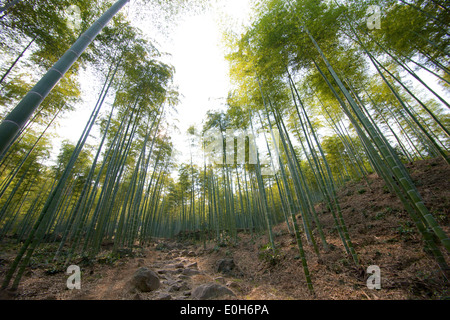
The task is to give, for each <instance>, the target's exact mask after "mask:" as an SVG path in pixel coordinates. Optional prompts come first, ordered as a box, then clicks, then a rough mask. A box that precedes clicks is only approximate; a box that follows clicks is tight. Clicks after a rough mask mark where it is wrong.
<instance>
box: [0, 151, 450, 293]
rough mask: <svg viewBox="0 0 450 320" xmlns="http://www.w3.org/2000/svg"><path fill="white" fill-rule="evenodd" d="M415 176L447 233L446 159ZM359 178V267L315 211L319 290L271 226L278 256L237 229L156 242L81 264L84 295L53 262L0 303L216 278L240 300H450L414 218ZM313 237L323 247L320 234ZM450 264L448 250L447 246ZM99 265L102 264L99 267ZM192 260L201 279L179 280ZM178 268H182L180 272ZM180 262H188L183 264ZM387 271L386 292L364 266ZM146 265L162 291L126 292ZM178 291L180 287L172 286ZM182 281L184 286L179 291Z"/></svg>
mask: <svg viewBox="0 0 450 320" xmlns="http://www.w3.org/2000/svg"><path fill="white" fill-rule="evenodd" d="M408 169H409V170H410V173H411V175H412V178H413V180H414V182H415V184H416V185H417V187H418V189H419V191H420V193H421V195H422V196H423V198H424V202H425V205H426V206H427V207H428V208H429V209H430V211H431V212H432V213H433V215H434V216H435V218H436V219H437V220H438V222H439V224H440V225H441V226H442V227H443V229H444V231H445V232H447V234H449V233H450V227H449V225H450V214H449V210H450V205H449V202H450V179H448V177H449V176H450V168H449V166H448V165H446V164H445V163H443V162H442V161H440V160H436V159H435V160H427V161H419V162H416V163H414V164H410V165H408ZM368 179H369V185H367V184H366V182H365V181H364V180H361V181H360V182H353V183H350V184H348V185H347V186H346V188H345V189H343V190H341V191H340V192H339V199H340V206H341V208H342V213H343V216H344V219H345V222H346V224H347V227H348V231H349V234H350V238H351V240H352V243H353V245H354V247H355V250H356V252H357V254H358V257H359V259H360V267H356V266H355V265H354V263H353V260H352V259H351V257H348V256H347V255H346V253H345V250H344V247H343V245H342V242H341V241H340V238H339V236H338V233H337V232H336V230H335V228H334V223H333V219H332V216H331V214H330V213H328V212H327V211H326V210H325V209H324V206H323V205H317V207H316V209H317V212H318V217H319V219H320V221H321V223H322V224H323V226H324V231H325V234H326V239H327V242H328V244H329V245H330V249H329V250H328V251H324V250H323V249H322V248H321V252H320V258H319V257H318V256H317V255H316V254H315V252H314V250H313V248H312V246H311V245H308V244H307V242H306V239H303V240H304V247H305V252H306V256H307V261H308V267H309V271H310V273H311V278H312V283H313V286H314V291H315V294H314V295H311V294H310V293H309V291H308V288H307V286H306V280H305V275H304V271H303V268H302V263H301V259H299V251H298V247H297V244H296V241H295V237H293V236H292V235H291V234H290V233H289V232H288V229H287V227H286V225H285V224H280V225H278V226H276V227H274V229H273V234H274V237H275V239H274V240H275V243H276V245H277V254H276V255H272V254H269V253H270V251H268V250H265V249H264V248H265V246H266V245H267V244H268V242H269V240H268V237H267V235H253V236H252V235H251V234H249V233H245V232H240V233H239V235H238V236H239V241H238V243H237V244H235V245H233V244H229V245H227V246H223V247H218V246H217V245H215V244H214V243H207V244H206V247H204V246H203V244H198V243H197V244H194V243H187V242H184V243H181V242H175V241H169V240H157V241H155V243H153V244H152V245H150V246H148V247H146V248H138V249H135V250H134V253H133V254H132V255H131V256H127V257H124V258H121V259H119V260H116V261H112V262H110V263H107V262H105V261H102V260H97V262H95V263H94V264H91V265H85V266H81V270H82V278H81V281H82V288H81V290H68V289H67V288H66V280H67V278H68V275H66V274H65V273H63V272H59V273H58V272H56V273H54V274H52V272H49V265H48V264H43V265H38V266H34V267H33V268H29V270H28V271H27V272H26V273H25V276H24V277H23V280H22V282H21V285H20V287H19V289H18V291H17V292H14V293H11V292H1V293H0V295H1V296H0V298H1V299H17V300H23V299H33V300H37V299H58V300H60V299H62V300H69V299H77V300H98V299H103V300H108V299H151V300H153V299H157V298H158V297H160V296H161V294H162V293H168V294H170V295H171V298H172V299H177V300H180V299H183V300H189V299H191V297H190V292H191V290H192V289H193V288H194V287H196V286H197V285H200V284H203V283H208V282H214V281H216V282H219V283H223V284H224V285H226V286H228V287H229V288H231V290H232V291H233V292H234V293H235V294H236V297H233V299H239V300H280V299H282V300H303V299H345V300H347V299H352V300H367V299H368V300H378V299H386V300H393V299H395V300H399V299H442V298H449V296H450V285H449V282H448V281H446V280H445V278H444V277H443V276H442V273H441V272H440V271H439V268H438V265H437V264H436V262H435V261H434V260H433V258H432V257H431V256H430V254H429V253H428V252H427V251H426V250H425V247H424V242H423V241H422V240H421V237H420V236H419V235H418V234H417V232H416V230H415V227H414V226H413V224H412V221H411V220H410V218H409V216H408V214H407V213H406V212H405V211H404V210H403V207H402V205H401V203H400V201H399V200H398V199H397V197H396V196H395V195H393V194H391V193H389V191H388V189H387V188H386V187H385V185H384V182H383V181H382V180H381V179H380V178H378V177H377V176H376V175H371V176H370V177H369V178H368ZM315 235H316V240H317V241H318V245H319V246H320V243H319V242H320V238H319V237H318V234H315ZM442 252H443V253H444V255H445V258H446V260H447V262H448V263H450V257H449V254H448V253H446V251H445V249H442ZM13 257H14V256H13V254H12V252H9V253H8V252H7V251H4V252H2V253H1V255H0V280H1V278H3V277H4V274H5V271H6V270H7V266H8V264H9V263H10V262H11V261H12V259H13ZM224 258H232V259H233V260H234V262H235V263H236V266H237V268H236V269H235V272H234V273H233V274H228V275H224V274H220V273H218V272H217V271H216V263H217V261H218V260H220V259H224ZM101 262H103V263H101ZM192 263H197V266H191V267H190V268H191V269H195V270H199V271H200V274H197V275H183V273H182V271H183V270H184V269H186V268H187V267H188V265H190V264H192ZM177 264H178V266H177ZM180 264H182V265H180ZM370 265H377V266H379V267H380V269H381V289H380V290H371V289H369V288H367V286H366V280H367V277H368V275H367V273H366V270H367V267H368V266H370ZM142 266H145V267H147V268H149V269H151V270H154V271H155V272H158V273H159V276H160V278H161V283H162V285H161V288H160V289H158V290H157V291H156V292H149V293H142V292H136V291H135V290H132V289H130V286H129V281H130V279H131V277H132V275H133V274H134V272H135V271H136V270H137V269H138V268H139V267H142ZM174 285H175V287H174ZM177 285H179V286H180V285H182V286H181V288H180V289H179V290H177V288H176V286H177Z"/></svg>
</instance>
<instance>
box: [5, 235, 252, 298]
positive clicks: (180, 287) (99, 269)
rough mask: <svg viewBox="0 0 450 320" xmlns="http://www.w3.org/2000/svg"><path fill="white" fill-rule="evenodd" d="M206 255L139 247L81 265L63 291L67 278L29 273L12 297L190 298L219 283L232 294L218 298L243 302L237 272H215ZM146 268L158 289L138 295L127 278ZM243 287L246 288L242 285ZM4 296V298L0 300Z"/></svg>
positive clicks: (183, 248) (178, 247) (174, 246)
mask: <svg viewBox="0 0 450 320" xmlns="http://www.w3.org/2000/svg"><path fill="white" fill-rule="evenodd" d="M211 258H212V257H211V256H210V255H209V251H205V250H203V249H202V248H198V247H194V246H192V245H190V246H189V245H183V244H180V243H175V242H168V241H164V242H157V243H155V244H153V245H151V246H150V247H147V248H142V249H139V250H138V252H137V254H136V255H135V254H133V255H132V256H131V257H130V256H127V257H124V258H121V259H119V260H118V261H116V262H114V263H113V264H100V263H95V264H94V265H91V266H85V267H83V266H80V268H81V272H82V276H81V289H80V290H77V289H74V290H68V289H67V287H66V281H67V278H68V277H69V275H66V274H64V273H56V274H53V275H49V274H46V272H45V270H44V269H39V268H37V269H34V270H30V271H29V272H28V273H27V274H26V276H25V277H24V278H23V280H22V283H21V286H20V288H19V290H18V292H17V293H16V295H15V296H11V297H13V298H14V299H33V300H40V299H45V300H47V299H50V300H53V299H57V300H71V299H76V300H122V299H125V300H189V299H192V297H191V293H192V290H193V289H194V288H195V287H197V286H199V285H202V284H207V283H218V284H220V285H223V286H226V287H228V288H229V289H230V290H232V291H233V292H234V293H235V296H234V297H231V296H227V297H221V299H246V297H245V292H248V290H247V288H246V290H243V288H241V287H240V285H239V283H240V282H242V280H241V279H239V277H236V275H237V273H230V274H222V273H220V272H219V273H218V272H215V270H214V269H215V267H214V262H213V261H211ZM142 267H145V268H147V269H149V270H152V271H154V272H155V273H157V275H158V277H159V279H160V288H159V289H157V290H154V291H151V292H140V291H139V290H137V289H135V288H134V287H133V286H132V285H131V283H130V280H131V279H132V278H133V275H134V274H135V272H136V271H137V270H138V269H139V268H142ZM245 287H247V285H246V286H245ZM3 298H4V297H3Z"/></svg>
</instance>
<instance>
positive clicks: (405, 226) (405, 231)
mask: <svg viewBox="0 0 450 320" xmlns="http://www.w3.org/2000/svg"><path fill="white" fill-rule="evenodd" d="M397 232H398V233H399V234H400V235H401V236H402V237H403V238H405V239H409V238H410V237H411V235H412V234H414V232H415V230H414V225H413V223H412V222H409V221H407V222H403V223H401V224H400V226H399V227H398V228H397Z"/></svg>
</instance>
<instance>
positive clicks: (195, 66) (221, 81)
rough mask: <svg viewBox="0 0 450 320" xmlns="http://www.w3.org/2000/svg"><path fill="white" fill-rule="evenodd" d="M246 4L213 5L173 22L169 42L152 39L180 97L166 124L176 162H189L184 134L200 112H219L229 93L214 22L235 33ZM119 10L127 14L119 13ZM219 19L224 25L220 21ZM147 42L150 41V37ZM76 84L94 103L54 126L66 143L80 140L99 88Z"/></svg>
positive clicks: (246, 0)
mask: <svg viewBox="0 0 450 320" xmlns="http://www.w3.org/2000/svg"><path fill="white" fill-rule="evenodd" d="M250 1H251V0H221V1H217V2H218V4H217V5H214V7H213V9H212V10H208V12H204V13H202V14H201V15H197V16H192V17H187V18H185V19H183V20H182V21H179V22H178V26H177V27H176V28H175V30H174V33H173V34H172V35H170V38H171V39H156V40H157V42H158V43H159V46H158V48H159V49H160V50H161V51H164V52H168V53H170V54H171V55H172V57H171V59H170V60H169V62H170V63H171V64H172V65H173V66H174V67H175V69H176V73H175V76H174V83H175V85H177V86H178V89H179V93H180V95H181V96H180V100H181V101H180V104H179V105H178V107H177V110H178V114H174V118H173V119H169V121H170V123H173V124H175V125H176V126H177V127H178V128H179V133H178V134H174V135H172V136H171V138H172V140H173V142H174V144H175V150H177V151H178V152H179V157H178V159H179V161H185V162H187V161H189V160H188V159H189V148H187V147H188V144H187V135H186V131H187V129H188V128H189V127H190V126H191V125H195V126H196V127H199V128H200V127H201V122H202V120H203V119H204V118H205V115H206V112H207V111H208V110H213V109H214V110H216V109H219V108H221V107H223V102H224V101H225V97H226V96H227V94H228V91H229V77H228V63H227V62H226V61H225V58H224V54H225V53H224V50H223V48H222V43H221V39H222V31H221V29H220V28H221V27H220V21H226V22H227V26H226V27H230V26H231V25H234V26H236V28H238V27H239V26H241V25H242V24H243V23H246V21H248V16H249V14H250ZM131 5H133V2H131ZM123 10H133V8H132V7H130V9H128V8H126V7H125V8H124V9H123ZM130 12H131V11H130ZM224 17H226V19H223V18H224ZM221 18H222V19H221ZM141 29H142V30H143V31H145V32H147V33H150V32H151V31H150V30H151V28H146V27H141ZM235 30H236V29H235ZM148 36H149V37H150V38H155V35H153V34H148ZM156 37H158V36H157V35H156ZM81 79H82V81H81V82H82V83H81V85H82V94H83V98H86V96H92V97H94V98H93V100H87V99H85V103H84V105H83V106H77V111H76V112H73V113H70V114H69V115H67V116H66V117H65V119H64V120H62V121H60V124H61V126H60V127H59V129H58V134H59V135H60V136H61V137H62V138H70V140H72V141H73V142H76V141H77V140H78V138H79V136H80V135H81V132H82V130H83V128H84V125H85V124H86V121H87V120H88V118H89V115H90V112H91V111H92V108H93V104H95V101H96V100H95V99H96V96H97V95H98V92H99V91H98V90H99V89H100V85H101V84H100V83H98V81H97V82H95V80H94V79H93V78H92V75H85V76H81ZM94 84H95V85H94ZM61 140H62V139H61ZM58 150H59V143H56V144H55V149H54V152H58Z"/></svg>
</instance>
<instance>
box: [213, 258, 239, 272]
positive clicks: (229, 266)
mask: <svg viewBox="0 0 450 320" xmlns="http://www.w3.org/2000/svg"><path fill="white" fill-rule="evenodd" d="M235 267H236V265H235V264H234V260H233V259H221V260H219V261H217V272H221V273H231V272H232V271H233V270H234V268H235Z"/></svg>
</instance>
